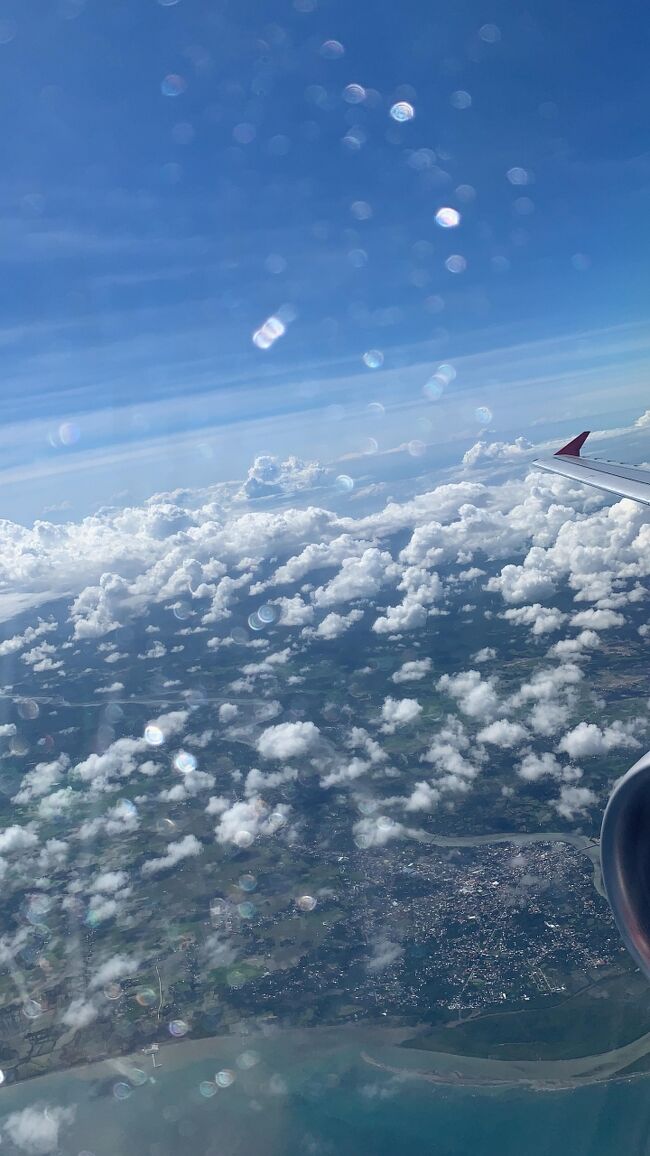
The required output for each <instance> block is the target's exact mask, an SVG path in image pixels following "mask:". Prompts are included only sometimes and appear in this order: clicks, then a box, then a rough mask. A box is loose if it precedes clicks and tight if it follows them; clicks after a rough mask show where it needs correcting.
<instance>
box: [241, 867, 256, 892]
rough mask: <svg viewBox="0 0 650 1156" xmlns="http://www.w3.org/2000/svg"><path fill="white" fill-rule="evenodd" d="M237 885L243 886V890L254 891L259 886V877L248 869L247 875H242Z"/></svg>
mask: <svg viewBox="0 0 650 1156" xmlns="http://www.w3.org/2000/svg"><path fill="white" fill-rule="evenodd" d="M237 885H238V887H241V889H242V891H254V890H255V888H256V887H257V879H256V878H255V876H254V875H251V874H250V872H248V871H247V872H246V874H245V875H240V877H239V880H238V884H237Z"/></svg>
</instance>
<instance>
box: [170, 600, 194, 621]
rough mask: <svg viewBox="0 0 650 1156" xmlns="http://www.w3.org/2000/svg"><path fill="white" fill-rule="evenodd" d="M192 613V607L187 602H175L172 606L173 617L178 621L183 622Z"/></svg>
mask: <svg viewBox="0 0 650 1156" xmlns="http://www.w3.org/2000/svg"><path fill="white" fill-rule="evenodd" d="M191 613H192V607H191V606H190V604H189V602H175V603H174V605H173V606H172V614H173V615H174V618H178V621H179V622H185V621H186V620H187V619H188V618H189V617H190V615H191Z"/></svg>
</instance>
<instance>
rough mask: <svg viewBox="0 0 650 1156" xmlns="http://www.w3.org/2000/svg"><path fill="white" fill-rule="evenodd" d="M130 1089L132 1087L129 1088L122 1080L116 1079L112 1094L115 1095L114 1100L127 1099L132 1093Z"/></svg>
mask: <svg viewBox="0 0 650 1156" xmlns="http://www.w3.org/2000/svg"><path fill="white" fill-rule="evenodd" d="M132 1091H133V1089H132V1088H130V1087H129V1085H128V1084H125V1083H124V1082H123V1081H122V1080H120V1081H118V1083H117V1084H113V1095H114V1096H115V1099H116V1100H128V1098H129V1096H130V1095H131V1094H132Z"/></svg>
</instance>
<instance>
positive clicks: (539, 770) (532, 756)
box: [517, 751, 561, 783]
mask: <svg viewBox="0 0 650 1156" xmlns="http://www.w3.org/2000/svg"><path fill="white" fill-rule="evenodd" d="M560 770H561V768H560V764H559V763H558V761H557V759H556V758H555V755H553V754H551V752H550V751H543V752H542V754H536V753H535V752H534V751H528V753H527V754H525V755H524V757H523V759H522V760H521V762H520V763H519V764H518V765H517V774H518V775H519V777H520V778H521V779H525V780H526V782H528V783H536V782H537V780H538V779H543V778H547V777H550V778H559V776H560Z"/></svg>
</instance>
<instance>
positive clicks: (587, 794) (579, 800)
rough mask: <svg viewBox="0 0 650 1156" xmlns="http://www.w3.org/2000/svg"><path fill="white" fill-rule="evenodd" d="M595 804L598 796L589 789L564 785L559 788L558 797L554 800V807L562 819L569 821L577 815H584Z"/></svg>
mask: <svg viewBox="0 0 650 1156" xmlns="http://www.w3.org/2000/svg"><path fill="white" fill-rule="evenodd" d="M597 802H598V796H597V795H596V794H595V793H594V791H591V790H590V789H589V787H573V786H570V785H569V784H566V783H565V784H564V785H563V786H562V787H561V788H560V797H559V799H556V800H555V803H554V806H555V809H556V811H557V812H558V814H560V815H561V816H562V818H563V819H568V820H569V821H570V820H572V819H575V818H577V816H579V815H586V814H587V813H588V811H589V808H590V807H594V806H595V805H596V804H597Z"/></svg>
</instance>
